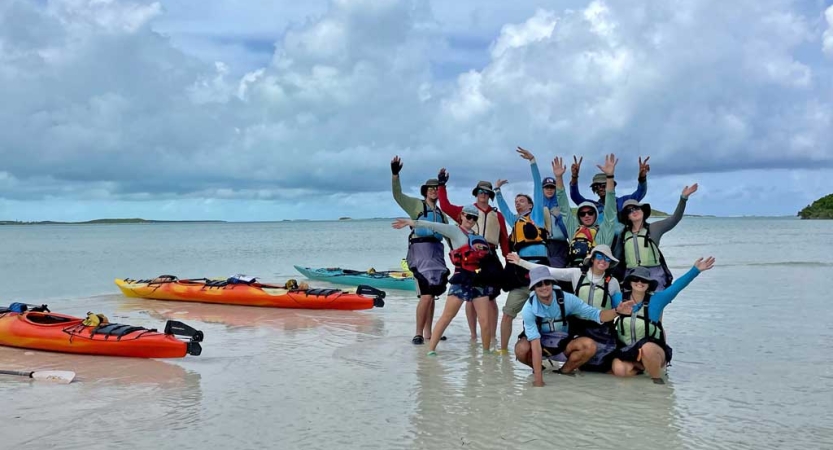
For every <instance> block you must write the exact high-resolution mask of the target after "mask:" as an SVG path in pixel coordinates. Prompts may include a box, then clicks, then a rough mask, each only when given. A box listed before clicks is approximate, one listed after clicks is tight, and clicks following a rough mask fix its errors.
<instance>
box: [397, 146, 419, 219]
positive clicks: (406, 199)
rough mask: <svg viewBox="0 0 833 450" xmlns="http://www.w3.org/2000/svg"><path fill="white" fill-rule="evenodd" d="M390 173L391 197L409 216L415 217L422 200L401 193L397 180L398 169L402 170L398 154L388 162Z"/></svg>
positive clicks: (399, 183) (400, 184)
mask: <svg viewBox="0 0 833 450" xmlns="http://www.w3.org/2000/svg"><path fill="white" fill-rule="evenodd" d="M390 168H391V173H392V174H393V175H392V176H391V191H392V192H393V199H394V200H395V201H396V203H397V204H398V205H399V207H400V208H402V210H403V211H405V214H407V215H408V216H409V217H410V218H412V219H413V218H415V217H416V216H417V215H419V213H420V212H422V200H420V199H418V198H415V197H410V196H408V195H405V194H403V193H402V183H401V182H400V180H399V171H400V170H402V161H401V160H400V159H399V157H398V156H394V158H393V159H392V160H391V162H390Z"/></svg>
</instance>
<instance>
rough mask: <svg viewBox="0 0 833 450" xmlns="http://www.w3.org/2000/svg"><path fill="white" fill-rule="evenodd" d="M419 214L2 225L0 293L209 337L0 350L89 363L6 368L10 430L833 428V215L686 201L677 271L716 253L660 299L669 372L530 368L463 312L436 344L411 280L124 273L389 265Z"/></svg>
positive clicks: (51, 440) (511, 435)
mask: <svg viewBox="0 0 833 450" xmlns="http://www.w3.org/2000/svg"><path fill="white" fill-rule="evenodd" d="M406 235H407V233H406V232H405V231H401V230H393V229H391V228H390V221H387V220H381V221H345V222H281V223H227V224H223V223H213V224H194V223H189V224H152V225H55V226H2V227H0V242H2V252H0V281H2V287H1V288H0V303H2V304H6V303H9V302H11V301H27V302H31V303H48V304H49V305H50V307H51V308H52V310H53V311H57V312H66V313H70V314H78V315H83V314H85V313H86V312H87V311H95V312H102V313H105V314H107V315H108V316H110V317H111V319H112V318H116V319H118V321H120V322H123V323H134V324H138V325H145V326H148V327H153V326H155V327H158V326H161V325H162V324H163V323H164V320H165V319H167V318H178V319H179V320H182V321H184V322H186V323H189V324H191V325H193V326H195V327H196V328H199V329H202V330H203V331H204V332H205V334H206V340H205V342H204V344H203V349H204V351H203V354H202V355H201V356H199V357H187V358H185V359H181V360H173V361H169V360H164V361H163V360H132V359H122V358H105V357H86V356H80V357H79V356H69V355H61V354H50V353H42V352H27V351H24V350H18V349H9V348H0V366H2V367H0V368H14V369H19V368H20V369H22V368H31V369H44V368H54V369H67V370H75V371H76V372H78V374H79V378H80V381H79V382H76V383H73V384H71V385H51V384H46V383H29V382H27V381H25V380H19V379H14V378H9V377H4V378H0V395H2V397H3V399H4V401H3V405H4V407H3V408H0V435H2V436H3V439H2V440H3V444H2V448H62V449H75V448H78V449H82V448H83V449H90V448H105V447H113V446H114V445H119V444H125V445H127V446H128V448H163V449H164V448H176V449H185V448H220V447H226V448H241V449H242V448H263V447H265V448H300V447H302V446H303V447H304V448H307V449H317V448H322V449H323V448H326V449H331V448H379V449H391V448H430V449H436V448H459V447H464V448H476V449H505V448H532V449H541V448H542V447H555V448H588V449H590V448H594V449H595V448H614V447H616V448H640V449H678V448H710V449H712V448H726V449H735V448H756V449H757V448H778V449H784V448H800V449H807V448H833V412H831V406H833V330H831V327H830V322H831V319H833V308H831V306H830V301H829V297H830V292H831V291H833V223H831V222H829V221H827V222H824V221H812V222H808V221H798V220H792V219H757V218H756V219H751V218H750V219H709V218H686V219H684V220H683V222H682V223H681V224H680V225H679V226H678V227H677V228H676V229H675V230H674V231H672V232H671V233H669V234H667V235H666V236H665V237H664V238H663V242H662V244H663V245H662V248H663V250H664V253H665V255H666V256H667V258H668V261H669V264H670V265H671V267H672V270H673V271H674V272H675V274H676V275H680V274H682V273H683V272H684V271H686V270H687V269H688V268H689V267H690V265H691V263H692V262H693V261H694V260H695V259H696V258H697V257H699V256H704V255H714V256H715V257H716V258H717V264H716V266H715V268H714V269H713V270H711V271H709V272H705V273H703V274H702V275H701V276H700V277H698V278H697V279H696V280H695V281H694V282H693V283H692V284H691V286H690V287H689V288H688V289H687V290H685V291H684V292H683V293H682V294H681V295H680V296H679V297H678V298H677V299H676V300H675V301H674V303H673V304H672V305H671V306H670V307H669V308H668V309H667V310H666V313H665V325H666V328H667V329H668V331H669V343H670V344H671V346H672V347H673V348H674V362H673V366H672V367H670V368H669V377H668V379H669V383H668V384H667V385H665V386H656V385H653V384H652V383H651V382H650V380H649V379H647V378H645V377H638V378H636V379H627V380H622V379H616V378H614V377H612V376H607V375H599V374H581V375H580V376H577V377H563V376H559V375H555V374H551V373H547V374H545V381H546V382H547V386H546V387H545V388H541V389H538V388H532V383H531V382H532V377H531V370H529V369H528V368H527V367H525V366H522V365H521V364H519V363H517V362H516V361H514V359H513V358H510V357H505V356H504V357H499V356H495V355H485V356H484V355H483V354H482V352H481V351H480V350H479V349H478V348H477V346H474V345H471V344H470V343H469V341H468V330H467V328H466V325H465V320H464V316H463V315H462V313H461V315H460V316H459V317H458V318H457V319H456V320H455V322H453V323H452V325H451V327H450V328H449V330H448V331H447V332H446V335H447V336H448V337H449V340H448V341H447V342H444V343H443V344H441V345H440V347H439V349H438V351H439V356H438V357H437V358H431V359H429V358H427V357H426V356H425V351H426V350H425V346H422V347H415V346H413V345H411V344H410V338H411V337H412V335H413V315H414V307H415V298H414V296H413V294H412V293H407V292H399V291H389V292H388V297H387V299H386V300H387V304H386V306H385V307H384V308H382V309H378V308H377V309H375V310H372V311H360V312H328V311H322V312H318V311H303V310H271V309H261V308H247V307H231V306H218V305H200V304H183V303H175V302H159V301H151V300H139V299H128V298H124V297H122V296H121V295H120V294H119V291H118V289H117V288H116V287H115V285H114V284H113V279H114V278H122V277H132V278H149V277H153V276H156V275H160V274H174V275H177V276H180V277H202V276H209V277H226V276H230V275H233V274H236V273H246V274H249V275H255V276H258V277H260V278H261V279H263V280H264V281H284V280H286V279H287V278H299V279H300V278H302V277H301V276H300V275H299V274H297V273H295V271H294V269H293V267H292V265H293V264H299V265H308V266H329V267H332V266H342V267H349V268H354V269H367V268H369V267H374V268H376V269H377V270H382V269H389V268H395V267H398V265H399V260H400V259H401V258H402V257H403V256H404V254H405V251H406V242H405V241H406ZM322 284H323V283H314V284H313V285H322ZM504 298H505V295H504V296H501V298H499V302H500V305H501V306H502V304H503V299H504ZM442 303H443V302H442V300H441V301H440V302H438V305H437V317H438V316H439V313H440V311H441V310H442ZM519 327H520V322H519V321H517V320H516V322H515V331H516V333H515V334H517V331H518V329H519Z"/></svg>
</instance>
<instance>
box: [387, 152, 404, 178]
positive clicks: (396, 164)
mask: <svg viewBox="0 0 833 450" xmlns="http://www.w3.org/2000/svg"><path fill="white" fill-rule="evenodd" d="M400 170H402V160H401V159H399V156H394V157H393V159H392V160H390V173H392V174H394V175H399V171H400Z"/></svg>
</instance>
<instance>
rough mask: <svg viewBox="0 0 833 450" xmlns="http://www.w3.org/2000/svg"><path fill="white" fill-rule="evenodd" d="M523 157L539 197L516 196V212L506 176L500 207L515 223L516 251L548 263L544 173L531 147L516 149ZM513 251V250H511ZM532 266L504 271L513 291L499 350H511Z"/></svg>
mask: <svg viewBox="0 0 833 450" xmlns="http://www.w3.org/2000/svg"><path fill="white" fill-rule="evenodd" d="M516 151H517V152H518V153H519V154H520V156H521V158H523V159H525V160H527V161H529V167H530V170H531V171H532V185H533V186H535V187H536V188H535V194H534V195H535V198H534V199H532V198H530V197H529V196H528V195H526V194H518V195H516V196H515V211H516V212H517V216H516V215H515V214H512V211H511V210H510V209H509V205H508V204H507V203H506V200H504V198H503V194H502V193H501V191H500V188H501V186H503V185H504V184H506V183H507V181H506V180H497V183H495V192H497V204H498V208H500V210H501V211H503V216H504V217H505V218H506V223H507V224H508V225H509V226H510V227H511V231H510V233H509V245H510V247H511V248H512V251H513V252H516V253H517V254H520V255H521V257H523V258H525V259H527V260H529V261H533V262H536V263H540V264H547V263H548V262H549V258H547V246H546V239H547V231H546V229H544V228H543V225H544V206H543V205H544V192H543V190H542V189H539V188H537V186H539V185H540V184H541V173H540V172H539V171H538V164H537V163H536V162H535V156H534V155H533V154H532V153H530V152H529V151H528V150H524V149H523V148H521V147H518V149H517V150H516ZM510 254H511V253H510ZM528 286H529V270H527V269H525V268H523V267H520V266H517V265H507V266H506V270H505V271H504V286H503V289H504V290H505V291H507V292H508V293H509V295H508V296H507V297H506V303H505V304H504V306H503V318H502V319H501V320H500V348H499V350H498V353H500V354H508V353H509V338H510V337H511V336H512V321H513V320H514V319H515V317H516V316H517V315H518V313H520V312H521V309H522V308H523V306H524V303H525V302H526V299H527V298H528V297H529V287H528Z"/></svg>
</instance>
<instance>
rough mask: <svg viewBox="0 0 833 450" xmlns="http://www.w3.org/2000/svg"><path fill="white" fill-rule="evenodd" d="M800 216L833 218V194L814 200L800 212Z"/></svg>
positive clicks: (806, 217) (804, 217)
mask: <svg viewBox="0 0 833 450" xmlns="http://www.w3.org/2000/svg"><path fill="white" fill-rule="evenodd" d="M798 217H801V218H802V219H833V194H828V195H825V196H824V197H822V198H820V199H818V200H816V201H814V202H813V204H812V205H808V206H806V207H805V208H804V209H802V210H801V211H799V212H798Z"/></svg>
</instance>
